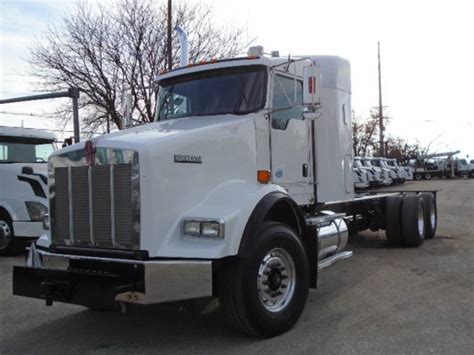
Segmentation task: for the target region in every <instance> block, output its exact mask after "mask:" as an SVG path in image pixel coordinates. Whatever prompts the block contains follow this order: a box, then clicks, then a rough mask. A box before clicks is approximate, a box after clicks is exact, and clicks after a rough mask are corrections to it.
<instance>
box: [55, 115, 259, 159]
mask: <svg viewBox="0 0 474 355" xmlns="http://www.w3.org/2000/svg"><path fill="white" fill-rule="evenodd" d="M254 116H255V114H250V115H246V116H238V115H213V116H191V117H183V118H177V119H172V120H167V121H161V122H152V123H148V124H144V125H142V126H139V127H134V128H130V129H126V130H122V131H118V132H113V133H111V134H108V135H104V136H99V137H94V138H93V139H92V140H93V141H94V143H95V144H96V146H98V147H113V148H122V147H123V148H128V149H136V150H140V148H141V147H146V146H149V145H152V144H156V143H157V142H158V141H163V140H168V139H173V138H176V136H179V135H186V134H193V135H194V134H199V132H200V131H208V130H209V129H216V128H217V129H219V128H224V129H225V128H230V127H233V129H236V127H238V126H240V124H246V123H248V122H249V121H252V120H253V119H254ZM84 144H85V142H84V141H83V142H80V143H78V144H74V145H72V146H69V147H66V148H63V149H61V150H58V151H56V152H55V153H54V154H53V155H61V154H64V153H66V152H68V151H73V150H77V149H83V148H84Z"/></svg>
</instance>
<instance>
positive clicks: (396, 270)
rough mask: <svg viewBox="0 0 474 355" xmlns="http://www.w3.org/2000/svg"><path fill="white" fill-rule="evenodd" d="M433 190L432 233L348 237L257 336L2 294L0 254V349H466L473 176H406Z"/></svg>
mask: <svg viewBox="0 0 474 355" xmlns="http://www.w3.org/2000/svg"><path fill="white" fill-rule="evenodd" d="M403 188H404V189H406V190H410V189H415V188H417V189H419V188H425V189H440V190H441V192H440V193H439V196H438V208H439V229H438V237H437V238H436V239H434V240H429V241H426V242H425V244H424V245H423V246H422V247H420V248H418V249H400V248H391V247H388V246H387V244H386V242H385V240H384V233H383V232H380V233H363V234H361V235H359V236H357V237H355V238H353V239H352V240H351V242H350V245H349V250H353V251H354V256H353V258H351V259H349V260H347V261H343V262H340V263H337V264H335V265H334V266H332V267H330V268H329V269H326V270H324V271H323V272H322V273H321V275H320V280H319V288H318V290H316V291H311V292H310V296H309V298H308V303H307V305H306V308H305V311H304V313H303V315H302V317H301V319H300V321H299V322H298V323H297V324H296V326H295V327H294V328H293V329H292V330H291V331H290V332H288V333H287V334H284V335H282V336H280V337H278V338H274V339H270V340H258V339H253V338H248V337H246V336H244V335H240V334H236V333H234V332H232V331H231V330H229V329H227V328H226V327H224V326H223V322H222V319H221V316H220V313H219V312H214V313H211V314H208V315H196V314H194V313H191V312H184V311H180V310H178V309H176V307H173V306H168V305H167V306H151V307H147V308H136V309H133V310H131V311H130V312H129V313H127V314H120V313H96V312H93V311H89V310H86V309H84V308H82V307H76V306H70V305H64V304H59V303H56V304H54V305H53V307H45V306H44V302H43V301H40V300H33V299H27V298H21V297H13V296H11V269H12V265H14V264H21V263H22V262H23V258H22V257H17V258H3V259H0V354H9V353H49V354H51V353H57V354H62V353H65V352H69V353H84V352H96V353H127V354H128V353H156V352H166V353H190V352H193V353H194V352H197V353H239V354H241V353H290V352H292V353H301V352H303V353H315V352H319V353H334V354H341V353H453V354H473V353H474V336H473V335H474V231H473V227H472V223H473V221H474V202H473V200H474V179H471V180H467V179H462V180H456V181H454V180H438V181H436V180H433V181H429V182H416V183H415V182H412V183H407V184H405V185H404V187H403Z"/></svg>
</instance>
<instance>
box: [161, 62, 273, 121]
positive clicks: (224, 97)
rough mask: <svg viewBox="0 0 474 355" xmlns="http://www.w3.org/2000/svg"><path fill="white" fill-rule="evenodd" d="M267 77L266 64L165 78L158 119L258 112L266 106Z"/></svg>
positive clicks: (162, 85) (162, 84)
mask: <svg viewBox="0 0 474 355" xmlns="http://www.w3.org/2000/svg"><path fill="white" fill-rule="evenodd" d="M266 77H267V75H266V70H265V67H263V66H246V67H242V66H239V67H233V68H223V69H215V70H211V71H205V72H199V73H192V74H189V75H183V76H179V77H173V78H169V79H165V80H163V81H161V82H160V83H159V89H158V105H159V106H158V109H157V120H160V121H162V120H168V119H173V118H179V117H185V116H203V115H222V114H236V115H240V114H246V113H249V112H255V111H257V110H260V109H262V108H263V106H264V105H265V94H266Z"/></svg>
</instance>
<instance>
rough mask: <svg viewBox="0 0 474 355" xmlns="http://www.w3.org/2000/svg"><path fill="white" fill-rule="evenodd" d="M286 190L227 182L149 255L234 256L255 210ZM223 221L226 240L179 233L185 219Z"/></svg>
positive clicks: (185, 216) (180, 221) (187, 213)
mask: <svg viewBox="0 0 474 355" xmlns="http://www.w3.org/2000/svg"><path fill="white" fill-rule="evenodd" d="M273 192H279V193H280V194H285V195H286V192H285V190H284V189H283V188H282V187H280V186H277V185H272V184H269V185H264V184H258V183H249V182H247V181H242V180H235V181H228V182H226V183H223V184H221V185H219V186H217V187H216V188H215V189H213V190H212V191H211V192H210V193H209V194H208V195H207V196H206V198H205V199H204V200H202V201H201V202H200V203H199V204H197V205H195V206H193V207H192V208H191V209H189V210H187V211H184V212H183V213H182V215H181V216H179V218H178V219H177V221H176V224H175V225H174V226H173V228H172V230H171V232H170V233H169V234H168V235H167V236H166V240H165V242H164V243H162V245H161V247H160V248H159V250H156V251H152V253H151V255H157V256H160V257H182V258H200V259H220V258H223V257H226V256H232V255H237V254H238V252H239V247H240V243H241V240H242V236H243V234H244V230H245V227H246V226H247V222H248V220H249V218H250V216H251V215H252V212H253V211H254V209H255V206H257V204H258V203H259V202H260V201H261V200H262V199H263V198H264V197H265V196H267V195H269V194H271V193H273ZM194 218H196V219H198V218H205V219H223V220H224V222H225V237H224V239H222V240H214V239H203V238H199V237H192V236H186V235H184V234H183V231H182V224H183V220H185V219H194Z"/></svg>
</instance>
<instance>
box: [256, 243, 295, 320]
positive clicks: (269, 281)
mask: <svg viewBox="0 0 474 355" xmlns="http://www.w3.org/2000/svg"><path fill="white" fill-rule="evenodd" d="M295 282H296V271H295V262H294V261H293V258H292V257H291V255H290V254H289V253H288V252H287V251H286V250H284V249H281V248H275V249H272V250H271V251H270V252H269V253H268V254H267V255H265V257H264V258H263V260H262V262H261V263H260V267H259V269H258V275H257V291H258V296H259V298H260V301H261V302H262V304H263V306H264V307H265V309H266V310H268V311H270V312H279V311H281V310H282V309H284V308H285V307H286V306H287V305H288V304H289V303H290V301H291V299H292V297H293V294H294V291H295Z"/></svg>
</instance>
